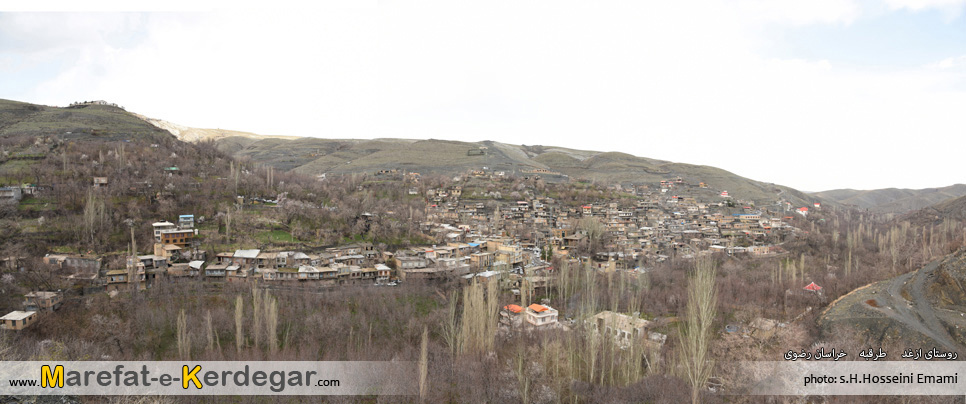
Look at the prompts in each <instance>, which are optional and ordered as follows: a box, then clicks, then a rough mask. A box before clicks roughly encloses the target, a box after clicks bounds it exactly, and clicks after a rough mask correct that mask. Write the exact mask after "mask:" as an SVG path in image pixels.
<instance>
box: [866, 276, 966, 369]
mask: <svg viewBox="0 0 966 404" xmlns="http://www.w3.org/2000/svg"><path fill="white" fill-rule="evenodd" d="M938 268H939V260H936V261H933V262H930V263H929V264H928V265H926V266H925V267H923V268H921V269H919V270H918V271H913V272H909V273H907V274H904V275H900V276H898V277H895V278H893V279H892V280H889V281H886V284H885V287H884V290H883V293H882V294H878V295H877V296H876V297H875V299H874V300H875V303H876V305H878V306H879V307H873V309H875V310H877V311H879V312H880V313H883V314H885V315H886V316H887V317H889V318H891V319H893V320H895V321H898V322H900V323H902V324H904V325H906V326H908V327H909V328H911V329H913V330H916V331H918V332H920V333H922V334H923V335H926V336H927V337H929V338H932V339H933V340H935V341H936V342H938V343H939V344H941V345H942V346H943V348H944V349H946V350H950V351H956V352H963V353H966V347H964V346H963V345H962V344H960V343H958V342H956V340H955V339H954V338H953V336H952V335H950V334H949V332H948V331H947V330H946V327H944V326H943V324H942V322H941V321H940V320H939V318H940V316H941V314H940V313H938V312H937V311H936V309H935V308H933V307H932V305H931V304H930V303H929V300H928V299H927V298H926V293H925V292H926V288H927V286H928V284H929V281H930V280H931V278H932V277H933V276H935V272H936V270H937V269H938ZM903 288H905V290H906V292H907V293H908V296H909V297H910V298H911V299H912V300H911V301H910V300H906V298H905V297H903V296H902V290H903Z"/></svg>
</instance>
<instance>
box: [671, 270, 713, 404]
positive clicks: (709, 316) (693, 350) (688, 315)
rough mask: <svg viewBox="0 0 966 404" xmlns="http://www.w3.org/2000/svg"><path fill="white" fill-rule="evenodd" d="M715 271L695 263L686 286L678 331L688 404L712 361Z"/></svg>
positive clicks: (694, 402) (693, 400) (708, 374)
mask: <svg viewBox="0 0 966 404" xmlns="http://www.w3.org/2000/svg"><path fill="white" fill-rule="evenodd" d="M715 276H716V269H715V267H714V263H713V262H712V261H711V259H710V258H707V257H703V258H698V259H696V260H695V263H694V269H693V271H692V272H691V276H690V281H689V284H688V305H687V308H686V310H685V322H684V324H683V325H682V327H681V330H680V331H681V334H680V335H681V360H682V361H683V365H684V369H685V372H686V373H685V375H686V376H687V380H688V382H689V383H690V384H691V403H692V404H697V403H699V402H700V401H701V400H700V393H701V390H703V389H704V386H705V384H706V383H707V382H708V378H709V377H711V370H712V369H713V368H714V361H713V359H712V358H711V351H710V349H709V348H710V346H711V338H712V331H711V323H712V322H713V321H714V316H715V312H716V305H717V300H718V299H717V288H716V286H715Z"/></svg>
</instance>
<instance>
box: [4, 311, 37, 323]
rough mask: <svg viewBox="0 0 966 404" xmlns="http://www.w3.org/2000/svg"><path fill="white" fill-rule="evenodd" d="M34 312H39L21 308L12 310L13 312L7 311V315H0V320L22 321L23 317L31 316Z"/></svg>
mask: <svg viewBox="0 0 966 404" xmlns="http://www.w3.org/2000/svg"><path fill="white" fill-rule="evenodd" d="M34 314H37V312H36V311H20V310H14V311H11V312H9V313H7V315H5V316H3V317H0V320H13V321H20V320H23V319H25V318H27V317H30V316H32V315H34Z"/></svg>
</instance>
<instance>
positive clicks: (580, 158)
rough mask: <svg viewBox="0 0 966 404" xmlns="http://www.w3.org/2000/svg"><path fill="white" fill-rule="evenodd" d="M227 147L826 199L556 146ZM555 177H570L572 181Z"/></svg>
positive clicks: (307, 143) (264, 154) (346, 164)
mask: <svg viewBox="0 0 966 404" xmlns="http://www.w3.org/2000/svg"><path fill="white" fill-rule="evenodd" d="M218 143H219V147H221V148H222V149H223V150H226V151H229V152H231V153H233V154H234V155H236V156H239V157H248V158H251V159H253V160H255V161H259V162H263V163H266V164H270V165H273V166H275V167H277V168H279V169H286V170H290V169H291V170H296V171H299V172H304V173H308V174H318V173H323V172H324V173H331V174H348V173H358V172H369V173H372V172H376V171H379V170H383V169H399V170H405V171H409V172H419V173H423V174H430V173H436V174H458V173H464V172H466V171H467V170H470V169H480V168H482V167H484V166H485V167H488V168H489V169H491V170H496V171H506V172H508V173H516V174H517V175H524V172H525V171H527V170H532V169H547V170H551V171H555V172H559V173H562V174H566V175H568V176H570V177H571V178H583V179H588V180H592V181H599V182H606V183H613V182H621V183H638V184H644V183H651V184H653V183H656V182H659V181H661V180H664V179H669V178H675V177H681V178H683V179H685V180H687V181H689V182H691V183H693V184H697V183H698V182H706V183H708V184H709V185H710V186H711V187H712V188H714V189H716V190H727V191H728V192H729V193H731V194H732V195H735V196H736V197H739V198H747V199H753V200H756V201H760V202H767V203H773V202H774V201H776V200H777V199H778V193H779V192H781V191H784V193H783V194H782V196H781V197H783V198H786V199H788V200H790V201H792V203H793V204H796V205H805V204H810V203H811V202H814V201H816V200H819V201H824V200H823V199H821V198H815V197H813V196H809V195H806V194H805V193H802V192H798V191H796V190H794V189H791V188H788V187H783V186H778V185H773V184H765V183H761V182H757V181H753V180H749V179H747V178H743V177H740V176H738V175H735V174H733V173H730V172H727V171H724V170H721V169H718V168H714V167H708V166H697V165H691V164H682V163H672V162H667V161H662V160H656V159H649V158H644V157H636V156H632V155H630V154H626V153H618V152H606V153H602V152H593V151H583V150H572V149H566V148H560V147H551V146H519V145H509V144H503V143H497V142H490V141H486V142H458V141H448V140H433V139H430V140H409V139H377V140H351V139H318V138H302V139H295V140H285V139H277V138H271V139H260V140H256V139H251V138H241V137H229V138H223V139H219V140H218ZM481 146H484V147H487V148H488V149H487V155H486V156H467V155H466V153H467V151H468V150H471V149H477V148H479V147H481ZM553 177H554V176H550V177H548V179H550V180H566V179H565V178H564V177H556V178H553Z"/></svg>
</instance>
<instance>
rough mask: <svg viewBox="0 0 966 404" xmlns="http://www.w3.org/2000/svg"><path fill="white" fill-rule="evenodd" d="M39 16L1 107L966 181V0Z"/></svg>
mask: <svg viewBox="0 0 966 404" xmlns="http://www.w3.org/2000/svg"><path fill="white" fill-rule="evenodd" d="M32 3H40V2H30V1H22V0H17V1H9V0H0V10H3V12H0V98H8V99H15V100H21V101H28V102H34V103H41V104H48V105H60V106H64V105H67V104H69V103H70V102H72V101H79V100H96V99H103V100H108V101H111V102H116V103H118V104H120V105H123V106H125V107H126V108H127V109H128V110H129V111H133V112H138V113H141V114H144V115H147V116H150V117H154V118H160V119H165V120H168V121H171V122H175V123H179V124H183V125H188V126H195V127H205V128H226V129H235V130H244V131H250V132H256V133H261V134H270V135H296V136H316V137H329V138H375V137H405V138H436V139H456V140H466V141H477V140H495V141H501V142H507V143H514V144H528V145H529V144H542V145H558V146H566V147H571V148H579V149H591V150H603V151H621V152H626V153H631V154H635V155H639V156H646V157H652V158H658V159H664V160H671V161H679V162H685V163H693V164H706V165H713V166H716V167H720V168H724V169H726V170H729V171H732V172H734V173H736V174H739V175H743V176H746V177H750V178H754V179H758V180H762V181H767V182H774V183H779V184H784V185H789V186H792V187H796V188H799V189H802V190H809V191H817V190H825V189H833V188H846V187H848V188H862V189H869V188H884V187H908V188H924V187H935V186H944V185H951V184H954V183H961V182H966V170H963V168H964V167H966V165H964V164H963V161H964V160H966V140H963V138H964V135H966V131H964V128H966V126H964V120H966V0H882V1H878V0H877V1H865V0H792V1H783V0H728V1H718V0H707V1H582V2H567V1H559V0H555V1H519V0H517V1H506V2H504V1H485V2H484V1H477V2H463V1H452V0H447V1H442V2H430V1H411V2H408V1H407V2H404V1H378V2H376V1H345V2H329V3H324V4H322V5H314V6H311V7H312V8H306V6H305V5H304V4H303V3H307V2H295V1H286V2H278V1H274V2H261V3H239V2H236V1H232V2H225V1H208V0H192V1H184V0H179V1H165V2H153V1H149V2H129V1H116V0H115V1H103V0H101V1H97V0H94V1H83V2H78V1H69V2H68V1H54V2H43V3H44V4H43V5H39V4H32ZM78 3H83V4H78ZM127 3H142V4H139V5H136V6H135V5H130V4H127ZM239 4H241V5H239ZM267 4H271V5H272V7H271V8H267V6H266V5H267ZM320 4H321V3H320ZM132 7H136V8H132Z"/></svg>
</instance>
